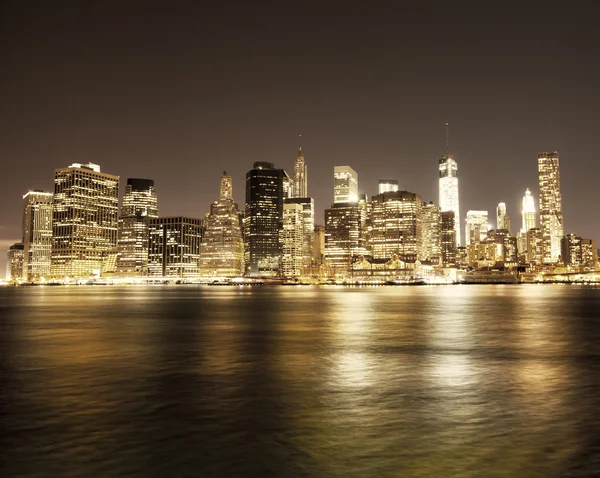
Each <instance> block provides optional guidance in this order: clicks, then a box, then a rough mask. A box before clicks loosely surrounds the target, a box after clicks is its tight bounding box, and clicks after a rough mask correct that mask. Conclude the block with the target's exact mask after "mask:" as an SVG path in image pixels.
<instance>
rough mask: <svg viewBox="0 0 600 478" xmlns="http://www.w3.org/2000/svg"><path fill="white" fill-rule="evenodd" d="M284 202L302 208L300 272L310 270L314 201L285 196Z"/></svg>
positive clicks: (313, 229) (313, 230) (305, 272)
mask: <svg viewBox="0 0 600 478" xmlns="http://www.w3.org/2000/svg"><path fill="white" fill-rule="evenodd" d="M285 204H297V205H299V206H301V208H302V272H303V274H307V273H309V272H310V268H311V265H312V256H313V241H314V234H315V201H314V199H313V198H287V199H284V206H285Z"/></svg>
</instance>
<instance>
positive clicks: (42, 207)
mask: <svg viewBox="0 0 600 478" xmlns="http://www.w3.org/2000/svg"><path fill="white" fill-rule="evenodd" d="M23 203H24V207H23V280H25V281H29V282H38V281H41V280H43V279H45V278H47V277H49V276H50V264H51V258H52V210H53V205H52V193H48V192H44V191H38V190H35V191H29V192H28V193H27V194H25V195H24V196H23Z"/></svg>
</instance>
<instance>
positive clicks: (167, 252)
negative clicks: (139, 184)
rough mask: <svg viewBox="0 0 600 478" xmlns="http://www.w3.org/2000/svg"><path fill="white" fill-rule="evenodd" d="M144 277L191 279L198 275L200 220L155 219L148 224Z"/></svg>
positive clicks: (202, 230) (201, 227) (187, 218)
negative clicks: (146, 258) (146, 274)
mask: <svg viewBox="0 0 600 478" xmlns="http://www.w3.org/2000/svg"><path fill="white" fill-rule="evenodd" d="M148 229H149V248H148V275H150V276H159V277H177V278H180V279H192V278H198V277H199V276H200V244H201V243H202V236H203V232H204V228H203V224H202V220H201V219H196V218H190V217H180V216H178V217H159V218H153V219H150V222H149V226H148Z"/></svg>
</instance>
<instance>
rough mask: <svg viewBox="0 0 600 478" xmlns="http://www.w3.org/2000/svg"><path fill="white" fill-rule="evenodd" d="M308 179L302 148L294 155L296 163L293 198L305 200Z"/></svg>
mask: <svg viewBox="0 0 600 478" xmlns="http://www.w3.org/2000/svg"><path fill="white" fill-rule="evenodd" d="M307 181H308V178H307V168H306V162H305V161H304V154H302V146H300V149H298V154H297V155H296V162H295V163H294V197H295V198H305V197H308V182H307Z"/></svg>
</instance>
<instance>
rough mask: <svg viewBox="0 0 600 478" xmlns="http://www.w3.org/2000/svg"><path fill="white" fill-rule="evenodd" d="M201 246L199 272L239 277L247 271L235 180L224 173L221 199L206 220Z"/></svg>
mask: <svg viewBox="0 0 600 478" xmlns="http://www.w3.org/2000/svg"><path fill="white" fill-rule="evenodd" d="M204 222H205V230H204V238H203V240H202V244H201V246H200V274H201V275H202V276H210V277H239V276H241V275H242V274H243V273H244V239H243V236H242V222H241V216H240V212H239V210H238V205H237V204H236V203H235V202H234V201H233V181H232V179H231V176H228V175H227V173H226V172H223V177H222V178H221V188H220V192H219V199H217V200H216V201H214V202H213V203H212V205H211V206H210V213H208V214H207V215H206V218H205V220H204Z"/></svg>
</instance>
